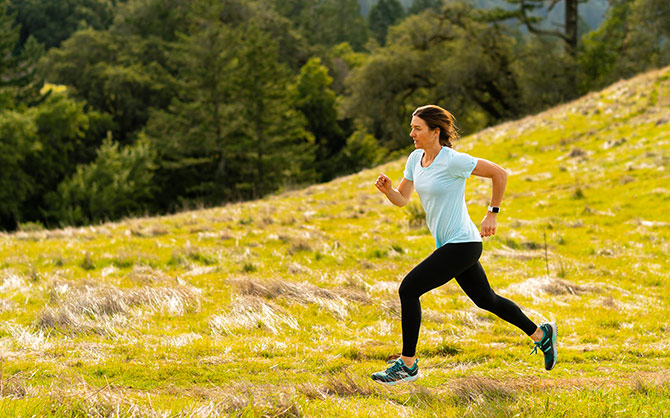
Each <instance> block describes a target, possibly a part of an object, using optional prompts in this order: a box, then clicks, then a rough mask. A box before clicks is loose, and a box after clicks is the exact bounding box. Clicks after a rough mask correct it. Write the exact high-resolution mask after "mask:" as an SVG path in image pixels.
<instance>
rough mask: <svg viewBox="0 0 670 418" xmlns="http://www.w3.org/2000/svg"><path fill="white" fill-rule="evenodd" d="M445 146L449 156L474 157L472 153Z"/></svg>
mask: <svg viewBox="0 0 670 418" xmlns="http://www.w3.org/2000/svg"><path fill="white" fill-rule="evenodd" d="M443 148H444V150H445V151H446V152H447V155H448V156H449V158H453V157H459V156H467V157H472V155H470V154H468V153H466V152H460V151H456V150H455V149H453V148H449V147H443Z"/></svg>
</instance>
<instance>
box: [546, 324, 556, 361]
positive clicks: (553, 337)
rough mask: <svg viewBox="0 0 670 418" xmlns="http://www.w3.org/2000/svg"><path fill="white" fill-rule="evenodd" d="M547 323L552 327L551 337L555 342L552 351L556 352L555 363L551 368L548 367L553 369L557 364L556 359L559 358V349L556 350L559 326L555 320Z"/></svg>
mask: <svg viewBox="0 0 670 418" xmlns="http://www.w3.org/2000/svg"><path fill="white" fill-rule="evenodd" d="M547 325H549V327H551V338H552V341H553V342H554V343H553V344H552V347H551V351H552V353H553V354H554V363H553V364H552V365H551V367H550V368H548V369H547V370H551V369H553V368H554V366H555V365H556V360H557V359H558V351H557V350H556V336H557V335H558V328H557V327H556V323H555V322H548V323H547Z"/></svg>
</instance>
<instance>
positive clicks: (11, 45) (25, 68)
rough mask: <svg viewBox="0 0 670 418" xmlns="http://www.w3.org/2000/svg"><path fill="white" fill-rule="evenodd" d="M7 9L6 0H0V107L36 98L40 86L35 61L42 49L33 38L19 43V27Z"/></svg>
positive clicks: (12, 105)
mask: <svg viewBox="0 0 670 418" xmlns="http://www.w3.org/2000/svg"><path fill="white" fill-rule="evenodd" d="M7 11H8V7H7V0H0V109H2V108H5V109H6V108H11V107H14V106H15V105H17V104H18V103H21V102H25V103H32V102H35V101H37V100H38V99H39V98H40V89H41V87H42V85H43V80H42V79H41V78H40V77H37V75H36V73H37V68H36V64H37V61H38V60H39V58H40V56H41V55H42V53H43V51H44V50H43V48H42V46H41V45H40V44H39V43H38V42H37V41H36V40H35V38H33V37H30V38H28V40H27V41H26V43H25V45H23V46H21V45H20V44H19V31H20V30H21V27H20V25H17V24H16V23H15V14H8V13H7Z"/></svg>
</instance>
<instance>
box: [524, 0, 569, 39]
mask: <svg viewBox="0 0 670 418" xmlns="http://www.w3.org/2000/svg"><path fill="white" fill-rule="evenodd" d="M557 1H558V0H554V2H553V4H552V6H551V7H553V5H554V4H556V2H557ZM528 7H529V6H527V5H526V1H525V0H521V20H522V21H523V23H524V24H525V25H526V27H527V28H528V30H529V31H530V32H532V33H534V34H536V35H548V36H558V37H559V38H561V39H563V40H564V41H565V42H568V43H569V42H570V40H569V39H568V37H567V36H566V35H565V34H564V33H561V32H558V31H555V30H544V29H538V28H536V27H535V26H533V24H532V23H531V21H530V19H529V18H528V15H527V14H526V8H528Z"/></svg>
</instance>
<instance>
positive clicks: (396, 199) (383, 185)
mask: <svg viewBox="0 0 670 418" xmlns="http://www.w3.org/2000/svg"><path fill="white" fill-rule="evenodd" d="M375 186H376V187H377V189H379V191H380V192H382V193H384V194H385V195H386V197H387V198H388V200H389V201H390V202H391V203H393V204H394V205H396V206H398V207H403V206H405V205H406V204H407V202H409V198H410V197H411V196H412V192H413V191H414V182H413V181H410V180H407V179H406V178H404V177H403V178H402V180H400V184H399V185H398V188H397V189H394V188H393V187H392V185H391V179H390V178H388V177H387V176H386V175H385V174H384V173H380V174H379V177H378V178H377V181H376V182H375Z"/></svg>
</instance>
